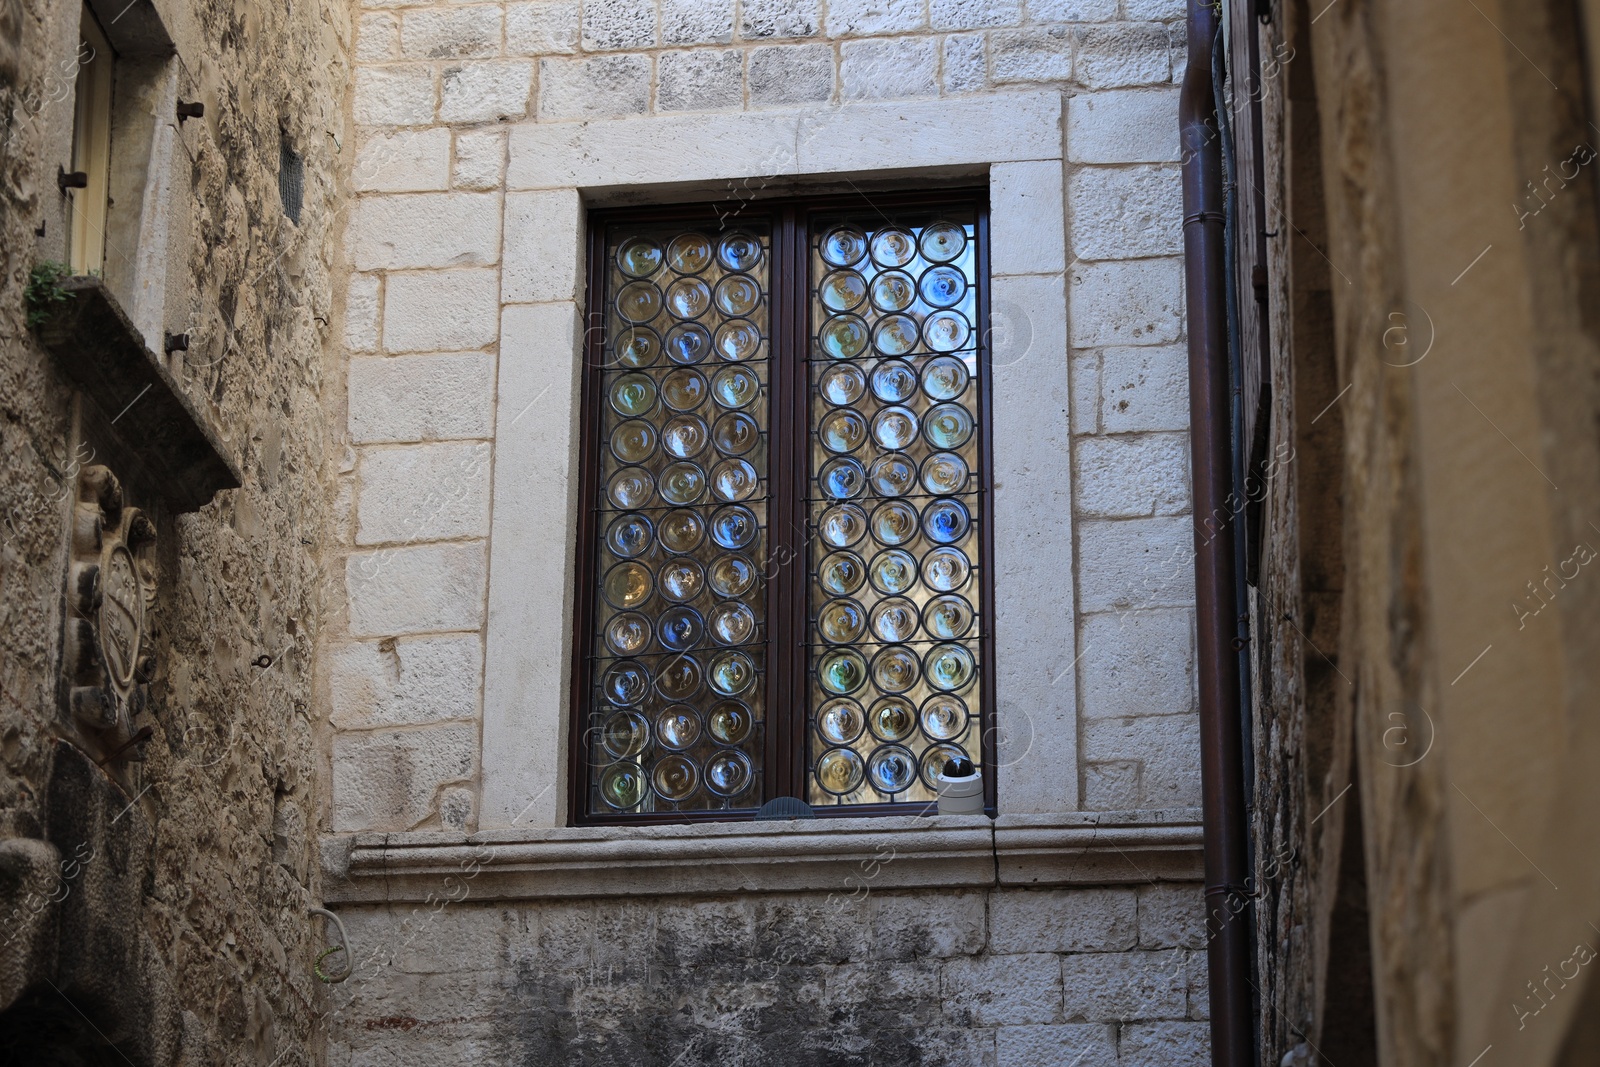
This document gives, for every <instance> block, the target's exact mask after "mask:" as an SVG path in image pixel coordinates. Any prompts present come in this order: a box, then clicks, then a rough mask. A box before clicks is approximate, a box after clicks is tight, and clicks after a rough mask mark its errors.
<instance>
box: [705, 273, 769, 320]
mask: <svg viewBox="0 0 1600 1067" xmlns="http://www.w3.org/2000/svg"><path fill="white" fill-rule="evenodd" d="M715 296H716V301H717V307H718V308H719V309H720V310H721V311H722V313H723V314H724V315H748V314H750V312H752V311H754V310H755V309H756V306H757V305H758V304H760V303H761V286H759V285H757V284H756V282H755V279H754V278H752V277H750V276H749V275H748V274H730V275H728V276H727V277H725V278H723V279H722V280H721V281H720V282H718V283H717V291H716V294H715Z"/></svg>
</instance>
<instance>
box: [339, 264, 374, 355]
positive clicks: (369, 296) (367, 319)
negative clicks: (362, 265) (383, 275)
mask: <svg viewBox="0 0 1600 1067" xmlns="http://www.w3.org/2000/svg"><path fill="white" fill-rule="evenodd" d="M380 285H381V283H380V281H379V279H378V276H377V275H376V274H352V275H350V288H349V289H348V290H347V291H346V296H345V302H344V343H345V346H346V347H348V348H349V349H350V351H352V352H371V351H372V350H374V349H375V348H377V347H378V293H379V288H380Z"/></svg>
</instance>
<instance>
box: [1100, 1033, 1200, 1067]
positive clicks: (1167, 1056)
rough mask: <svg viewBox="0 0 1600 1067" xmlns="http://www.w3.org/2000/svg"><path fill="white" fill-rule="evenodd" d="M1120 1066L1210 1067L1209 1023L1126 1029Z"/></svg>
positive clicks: (1123, 1036)
mask: <svg viewBox="0 0 1600 1067" xmlns="http://www.w3.org/2000/svg"><path fill="white" fill-rule="evenodd" d="M1117 1062H1118V1064H1120V1067H1207V1065H1208V1064H1210V1062H1211V1027H1210V1024H1209V1023H1134V1024H1132V1025H1130V1026H1124V1027H1123V1028H1122V1042H1121V1059H1119V1060H1118V1061H1117Z"/></svg>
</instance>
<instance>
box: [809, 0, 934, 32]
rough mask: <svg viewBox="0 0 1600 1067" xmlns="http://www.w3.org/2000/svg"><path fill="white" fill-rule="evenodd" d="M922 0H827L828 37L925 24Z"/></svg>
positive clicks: (896, 30) (905, 28)
mask: <svg viewBox="0 0 1600 1067" xmlns="http://www.w3.org/2000/svg"><path fill="white" fill-rule="evenodd" d="M927 24H928V23H927V18H926V16H925V15H924V14H923V4H922V0H829V3H828V24H827V30H828V36H829V37H860V36H864V35H866V34H871V33H905V32H907V31H909V30H920V29H922V28H924V27H925V26H927Z"/></svg>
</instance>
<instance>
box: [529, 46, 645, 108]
mask: <svg viewBox="0 0 1600 1067" xmlns="http://www.w3.org/2000/svg"><path fill="white" fill-rule="evenodd" d="M649 109H650V59H649V57H647V56H595V57H592V58H588V59H541V60H540V61H539V117H540V118H541V119H582V118H603V117H605V116H609V115H642V114H644V113H645V112H646V111H648V110H649Z"/></svg>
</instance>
